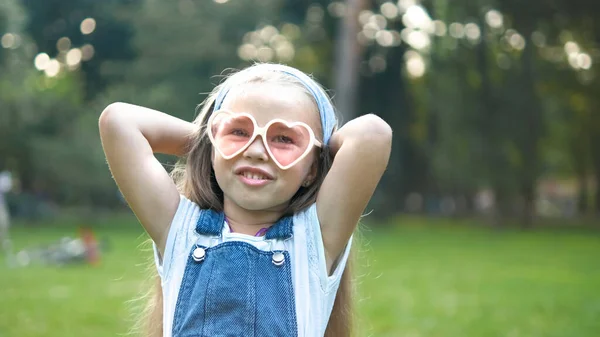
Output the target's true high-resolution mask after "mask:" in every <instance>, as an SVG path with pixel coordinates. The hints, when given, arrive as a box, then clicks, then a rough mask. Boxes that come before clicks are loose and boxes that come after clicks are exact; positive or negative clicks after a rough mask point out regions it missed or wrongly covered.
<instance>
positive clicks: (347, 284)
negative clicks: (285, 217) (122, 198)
mask: <svg viewBox="0 0 600 337" xmlns="http://www.w3.org/2000/svg"><path fill="white" fill-rule="evenodd" d="M261 83H273V84H280V85H289V86H293V87H296V88H298V89H299V90H302V91H303V92H304V93H305V94H306V95H307V98H309V99H310V100H311V102H312V104H311V105H312V106H313V107H314V112H315V114H319V111H318V108H317V104H316V101H315V99H314V97H313V95H312V94H311V93H310V92H309V91H308V90H307V89H306V87H305V86H304V85H303V84H302V82H301V81H299V80H298V79H297V78H295V77H294V76H291V75H289V74H286V73H283V72H280V71H273V70H271V69H269V68H265V67H264V66H263V65H262V64H256V65H253V66H251V67H248V68H246V69H244V70H242V71H239V72H237V73H234V74H233V75H230V76H228V77H227V78H226V80H225V81H223V82H222V83H221V84H220V85H218V86H216V87H215V88H214V90H213V91H212V92H211V93H210V94H209V95H208V97H207V98H206V100H204V102H202V103H201V104H200V105H199V109H200V112H199V114H198V116H197V117H196V119H195V120H194V123H195V124H196V125H198V128H197V130H198V131H197V133H196V134H194V135H193V141H191V142H190V144H191V145H190V148H189V149H188V151H187V153H188V154H187V156H186V157H185V158H182V159H180V160H179V161H178V162H177V164H176V165H175V168H174V169H173V170H172V171H171V176H172V178H173V179H174V181H175V183H176V185H177V188H178V190H179V192H180V193H181V194H183V195H184V196H185V197H187V198H188V199H190V200H191V201H193V202H195V203H197V204H198V205H199V206H200V208H202V209H213V210H216V211H223V191H222V190H221V188H220V187H219V185H218V183H217V181H216V178H215V174H214V171H213V168H212V161H211V156H212V144H211V143H210V140H209V139H208V136H207V135H206V132H205V131H206V124H207V121H208V118H209V117H210V114H211V113H212V111H213V109H214V105H215V100H216V99H217V97H218V95H219V93H220V92H221V90H223V88H227V89H228V88H233V87H238V86H241V85H251V84H261ZM321 90H323V89H321ZM325 96H327V95H325ZM328 99H329V98H328ZM315 131H317V130H315ZM318 134H322V131H321V132H315V135H316V136H317V138H319V135H318ZM317 160H318V165H317V166H318V168H317V177H316V179H315V181H314V182H313V183H312V184H311V185H310V186H308V187H300V189H299V190H298V192H296V194H295V195H294V196H293V197H292V199H291V201H290V203H289V205H288V208H287V210H286V211H285V214H293V213H296V212H298V211H301V210H302V209H304V208H306V207H308V206H310V205H311V204H312V203H314V202H315V201H316V198H317V192H318V190H319V188H320V186H321V183H322V182H323V179H324V177H325V175H326V174H327V172H328V171H329V168H330V167H331V164H332V163H333V157H332V155H331V153H330V152H329V149H328V148H327V147H324V148H323V149H321V150H320V151H319V155H318V158H317ZM348 262H350V261H348ZM349 269H350V263H348V264H347V266H346V268H345V270H344V273H343V276H342V280H341V283H340V287H339V289H338V292H337V295H336V299H335V303H334V307H333V310H332V313H331V318H330V320H329V323H328V325H327V331H326V333H325V336H327V337H346V336H350V335H351V333H352V331H351V330H352V328H351V327H352V321H353V320H352V317H351V316H352V307H351V302H352V300H351V298H352V296H351V288H352V287H351V277H350V271H349ZM152 270H154V272H153V273H154V274H155V276H154V285H153V291H152V294H149V295H148V296H146V297H150V298H149V301H148V303H147V305H146V308H145V310H144V311H143V313H142V319H141V320H140V321H138V330H139V328H141V330H142V333H143V334H144V336H152V337H155V336H156V337H159V336H162V334H163V298H162V288H161V282H160V278H159V276H158V275H157V274H156V271H155V269H154V268H153V269H152ZM139 323H142V324H141V325H142V326H140V324H139Z"/></svg>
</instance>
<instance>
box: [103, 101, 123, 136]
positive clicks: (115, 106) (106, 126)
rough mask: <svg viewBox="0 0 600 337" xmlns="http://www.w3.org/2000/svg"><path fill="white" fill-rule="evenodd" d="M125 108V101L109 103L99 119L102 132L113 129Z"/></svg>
mask: <svg viewBox="0 0 600 337" xmlns="http://www.w3.org/2000/svg"><path fill="white" fill-rule="evenodd" d="M122 110H123V103H119V102H116V103H111V104H109V105H108V106H107V107H106V108H104V110H103V111H102V113H101V114H100V118H99V119H98V127H99V128H100V132H103V131H108V130H111V129H113V128H114V127H115V126H116V125H117V124H118V122H117V119H118V117H119V115H120V113H119V112H120V111H122Z"/></svg>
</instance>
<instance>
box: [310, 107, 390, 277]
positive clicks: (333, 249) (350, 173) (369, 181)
mask: <svg viewBox="0 0 600 337" xmlns="http://www.w3.org/2000/svg"><path fill="white" fill-rule="evenodd" d="M391 145H392V129H391V127H390V126H389V125H388V124H387V123H386V122H385V121H384V120H383V119H381V118H379V117H378V116H376V115H373V114H369V115H365V116H361V117H358V118H356V119H353V120H351V121H349V122H348V123H346V125H344V126H343V127H342V128H341V129H339V130H338V131H336V132H335V133H334V134H333V136H332V137H331V140H330V141H329V147H330V150H331V151H332V153H333V154H334V155H335V159H334V161H333V165H332V167H331V169H330V170H329V173H328V174H327V176H326V177H325V180H324V181H323V185H322V186H321V189H320V190H319V195H318V196H317V213H318V216H319V222H320V223H321V232H322V235H323V244H324V246H325V252H326V258H327V268H328V270H329V271H331V270H332V267H333V263H334V262H335V261H336V260H337V258H338V256H339V255H340V254H341V253H342V252H343V250H344V248H345V247H346V244H347V243H348V240H349V239H350V236H351V235H352V233H353V232H354V229H355V228H356V225H357V224H358V220H359V219H360V217H361V215H362V213H363V212H364V210H365V208H366V207H367V204H368V202H369V200H370V199H371V196H372V195H373V192H374V191H375V188H376V187H377V184H378V183H379V180H380V179H381V176H382V175H383V172H384V171H385V168H386V167H387V164H388V161H389V157H390V152H391Z"/></svg>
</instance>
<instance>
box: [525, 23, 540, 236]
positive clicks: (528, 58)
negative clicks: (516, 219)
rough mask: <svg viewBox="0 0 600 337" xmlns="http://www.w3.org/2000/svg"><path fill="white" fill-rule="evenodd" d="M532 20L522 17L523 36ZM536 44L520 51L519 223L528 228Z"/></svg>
mask: <svg viewBox="0 0 600 337" xmlns="http://www.w3.org/2000/svg"><path fill="white" fill-rule="evenodd" d="M534 24H535V22H532V21H531V20H529V19H526V20H523V21H522V22H521V25H520V27H522V28H521V29H522V31H523V35H524V36H531V33H533V30H534ZM534 48H535V46H533V44H532V43H527V44H526V46H525V49H524V50H523V56H522V57H523V58H522V65H523V68H522V70H521V76H520V77H521V83H522V85H523V100H524V102H523V103H524V104H522V106H521V109H522V111H523V113H524V115H525V116H524V118H523V119H524V120H523V122H524V123H525V126H526V128H525V129H524V130H522V132H523V136H522V137H523V138H522V144H521V153H522V159H523V170H522V173H521V179H520V182H521V187H520V192H521V196H522V197H523V200H524V205H523V208H522V209H521V211H522V216H521V221H522V223H521V224H522V226H523V227H524V228H529V227H531V226H532V225H533V218H534V216H535V207H534V206H535V190H536V184H537V176H538V171H539V168H538V165H539V160H538V159H539V153H538V141H539V139H540V136H541V118H542V116H541V115H542V114H541V109H542V108H541V105H540V102H539V99H538V95H537V92H536V88H535V79H536V74H535V64H534V62H535V60H534V57H535V55H534V53H535V49H534Z"/></svg>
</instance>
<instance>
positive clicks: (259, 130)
mask: <svg viewBox="0 0 600 337" xmlns="http://www.w3.org/2000/svg"><path fill="white" fill-rule="evenodd" d="M224 113H225V114H229V115H236V116H243V117H247V118H248V119H250V120H251V121H252V124H253V126H254V133H253V134H252V137H250V140H249V141H248V143H247V144H246V145H244V146H242V147H241V148H240V149H239V150H237V151H236V152H234V153H233V154H230V155H227V156H226V155H225V154H224V153H223V152H222V151H221V150H220V149H219V147H218V146H217V142H216V140H215V139H214V136H213V135H212V132H210V130H211V128H212V123H213V121H214V119H215V117H216V116H217V115H220V114H224ZM275 123H282V124H283V125H285V126H287V127H289V128H292V127H295V126H300V127H303V128H305V129H306V130H307V131H308V134H309V136H310V139H309V143H308V146H307V147H306V150H304V153H302V155H301V156H300V157H298V158H297V159H296V160H295V161H293V162H291V163H290V164H288V165H285V166H283V165H281V163H279V161H278V160H277V159H276V158H275V156H274V155H273V152H271V148H270V147H269V145H268V144H269V143H268V141H267V130H269V127H271V125H273V124H275ZM206 133H207V134H208V138H209V139H210V142H211V143H212V144H213V146H214V148H215V149H216V150H217V152H219V154H220V155H221V157H223V158H224V159H226V160H229V159H231V158H233V157H235V156H237V155H239V154H240V153H242V152H243V151H245V150H246V149H247V148H248V147H249V146H250V144H252V143H253V142H254V140H255V139H256V137H258V136H260V137H261V138H262V142H263V146H264V147H265V149H266V150H267V153H268V154H269V157H270V158H271V160H273V162H274V163H275V165H277V167H279V168H280V169H282V170H287V169H289V168H290V167H292V166H294V165H296V164H298V163H299V162H300V161H301V160H302V159H304V158H305V157H306V156H307V155H308V153H309V152H310V151H311V150H312V148H313V147H314V146H316V147H319V148H320V147H323V144H322V143H321V142H319V141H318V140H317V138H316V137H315V133H314V132H313V130H312V129H311V128H310V126H308V125H307V124H306V123H303V122H288V121H285V120H283V119H280V118H275V119H272V120H270V121H269V122H268V123H267V124H266V125H265V126H263V127H260V126H258V122H256V118H254V116H252V115H251V114H249V113H247V112H238V113H236V112H233V111H230V110H226V109H220V110H217V111H215V112H213V114H212V115H211V116H210V118H209V119H208V123H207V127H206Z"/></svg>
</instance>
